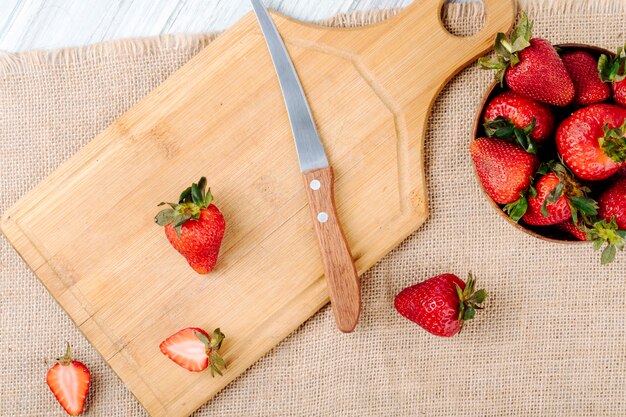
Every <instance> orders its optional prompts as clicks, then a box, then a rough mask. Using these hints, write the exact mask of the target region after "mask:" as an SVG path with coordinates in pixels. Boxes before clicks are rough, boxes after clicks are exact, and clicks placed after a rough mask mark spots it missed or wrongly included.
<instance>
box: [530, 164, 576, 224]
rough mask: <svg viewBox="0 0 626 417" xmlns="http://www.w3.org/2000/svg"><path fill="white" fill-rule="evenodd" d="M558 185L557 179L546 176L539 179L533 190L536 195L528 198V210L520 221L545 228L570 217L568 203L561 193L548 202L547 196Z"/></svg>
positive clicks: (552, 175) (554, 176)
mask: <svg viewBox="0 0 626 417" xmlns="http://www.w3.org/2000/svg"><path fill="white" fill-rule="evenodd" d="M559 185H560V181H559V179H558V177H557V176H556V175H555V174H553V173H550V174H547V175H544V176H543V177H541V178H539V180H538V181H537V184H536V185H535V189H536V190H537V195H536V196H535V197H532V196H531V197H528V210H527V211H526V214H524V217H522V220H524V222H526V223H527V224H531V225H534V226H547V225H551V224H558V223H561V222H564V221H566V220H568V219H570V218H571V217H572V211H571V210H570V207H569V203H568V200H567V197H566V196H565V194H564V193H563V192H562V191H561V192H560V193H558V197H557V198H556V199H552V201H550V200H548V196H550V195H551V194H552V192H553V191H554V190H555V189H557V187H558V186H559Z"/></svg>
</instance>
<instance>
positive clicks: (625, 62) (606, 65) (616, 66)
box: [598, 45, 626, 83]
mask: <svg viewBox="0 0 626 417" xmlns="http://www.w3.org/2000/svg"><path fill="white" fill-rule="evenodd" d="M625 67H626V45H624V48H618V49H617V53H616V54H615V56H614V57H608V56H606V55H605V54H602V55H600V58H599V59H598V74H599V75H600V80H602V82H605V83H613V82H620V81H622V80H624V79H626V68H625Z"/></svg>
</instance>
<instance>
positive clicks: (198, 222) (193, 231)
mask: <svg viewBox="0 0 626 417" xmlns="http://www.w3.org/2000/svg"><path fill="white" fill-rule="evenodd" d="M205 188H206V178H204V177H202V178H201V179H200V181H199V182H198V184H196V183H194V184H192V186H191V187H189V188H187V189H186V190H185V191H183V193H182V194H181V195H180V199H179V201H178V204H174V203H161V204H159V206H161V205H164V204H168V205H169V206H170V207H171V208H168V209H165V210H162V211H161V212H159V213H158V214H157V215H156V217H155V219H154V220H155V222H156V223H157V224H159V225H160V226H165V235H166V236H167V239H168V240H169V241H170V243H171V244H172V246H173V247H174V248H175V249H176V250H177V251H178V252H179V253H180V254H181V255H183V256H184V257H185V259H187V262H188V263H189V265H190V266H191V267H192V268H193V269H194V270H195V271H196V272H197V273H199V274H208V273H209V272H211V271H212V270H213V268H214V267H215V264H216V263H217V256H218V254H219V251H220V246H221V244H222V238H223V237H224V231H225V229H226V222H225V221H224V216H222V213H221V212H220V211H219V209H218V208H217V207H216V206H215V205H213V204H211V202H212V201H213V196H212V195H211V190H210V189H209V190H208V191H206V192H205Z"/></svg>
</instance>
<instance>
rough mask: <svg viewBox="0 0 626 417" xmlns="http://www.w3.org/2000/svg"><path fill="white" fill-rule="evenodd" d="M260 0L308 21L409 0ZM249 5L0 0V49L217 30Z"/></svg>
mask: <svg viewBox="0 0 626 417" xmlns="http://www.w3.org/2000/svg"><path fill="white" fill-rule="evenodd" d="M263 1H264V4H265V5H266V6H268V7H270V8H272V9H275V10H278V11H280V12H282V13H284V14H286V15H288V16H291V17H294V18H296V19H300V20H308V21H314V20H321V19H324V18H328V17H331V16H333V15H335V14H338V13H345V12H350V11H354V10H369V9H382V8H392V7H405V6H407V5H408V4H410V3H411V0H263ZM416 1H420V0H416ZM448 1H455V2H461V1H471V0H448ZM249 10H250V5H249V0H0V50H1V51H7V52H17V51H24V50H30V49H52V48H60V47H67V46H79V45H86V44H91V43H96V42H102V41H106V40H113V39H122V38H131V37H145V36H153V35H159V34H166V33H206V32H215V31H222V30H224V29H226V28H228V27H229V26H231V25H232V24H233V23H235V22H236V21H237V20H238V19H239V18H240V17H241V16H242V15H243V14H245V13H246V12H248V11H249Z"/></svg>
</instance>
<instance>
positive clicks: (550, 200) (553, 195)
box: [541, 182, 565, 217]
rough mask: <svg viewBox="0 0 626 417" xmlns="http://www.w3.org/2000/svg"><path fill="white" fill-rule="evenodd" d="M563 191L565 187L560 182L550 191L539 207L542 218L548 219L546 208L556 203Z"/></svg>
mask: <svg viewBox="0 0 626 417" xmlns="http://www.w3.org/2000/svg"><path fill="white" fill-rule="evenodd" d="M564 191H565V185H564V184H563V183H562V182H559V183H558V184H557V185H556V187H554V188H553V189H552V191H550V194H548V196H547V197H546V198H545V200H543V204H542V205H541V214H542V215H543V217H548V215H549V214H548V206H549V205H550V204H554V203H556V202H557V201H558V200H559V198H561V196H563V192H564Z"/></svg>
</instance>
